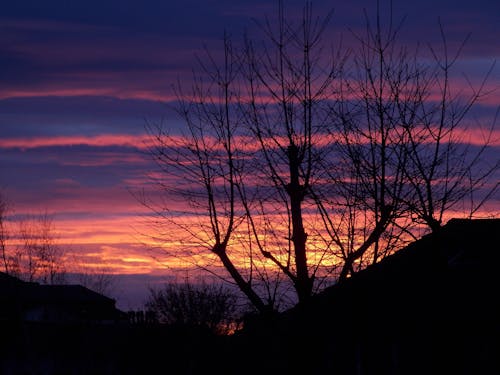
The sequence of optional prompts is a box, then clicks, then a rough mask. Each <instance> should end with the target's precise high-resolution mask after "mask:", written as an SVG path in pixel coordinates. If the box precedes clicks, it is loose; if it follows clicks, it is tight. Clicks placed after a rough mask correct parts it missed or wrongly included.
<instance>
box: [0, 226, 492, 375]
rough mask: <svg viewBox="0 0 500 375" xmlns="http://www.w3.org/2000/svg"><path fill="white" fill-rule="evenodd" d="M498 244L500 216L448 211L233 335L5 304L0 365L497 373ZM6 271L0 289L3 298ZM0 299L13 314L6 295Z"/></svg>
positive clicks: (69, 370)
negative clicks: (423, 232) (16, 309)
mask: <svg viewBox="0 0 500 375" xmlns="http://www.w3.org/2000/svg"><path fill="white" fill-rule="evenodd" d="M499 242H500V219H491V220H472V221H471V220H451V221H450V222H449V223H448V224H447V225H446V226H445V227H443V228H442V230H441V231H439V232H438V233H435V234H432V235H427V236H425V237H424V238H422V239H421V240H419V241H416V242H415V243H413V244H411V245H410V246H408V247H406V248H405V249H403V250H401V251H399V252H398V253H397V254H395V255H393V256H391V257H388V258H386V259H385V260H383V261H382V262H380V263H379V264H377V265H374V266H372V267H370V268H369V269H367V270H365V271H362V272H360V273H358V274H357V275H355V276H353V277H352V278H350V279H348V280H346V281H345V282H343V283H341V284H337V285H335V286H333V287H330V288H328V289H326V290H325V291H324V292H322V293H321V294H319V295H317V296H315V297H313V298H312V299H311V300H310V301H309V302H308V303H307V304H302V305H298V306H296V307H295V308H293V309H291V310H288V311H286V312H284V313H282V314H276V315H273V316H268V317H260V318H254V319H253V320H252V321H249V322H248V323H247V324H246V327H245V329H244V330H242V331H240V332H238V333H236V334H235V335H233V336H230V337H218V336H215V335H213V334H211V333H210V332H209V331H206V330H203V329H200V328H194V327H166V326H160V325H157V324H152V323H151V324H146V323H144V324H129V323H128V322H126V321H125V320H123V319H121V318H120V317H121V315H120V314H118V315H116V316H115V318H114V319H109V316H108V318H107V319H101V318H100V316H99V314H98V313H97V312H96V311H94V312H93V314H90V315H89V314H87V315H85V314H84V315H83V316H80V318H78V319H76V318H74V319H73V320H72V319H65V320H61V321H54V320H53V321H40V320H39V321H36V320H34V319H31V320H28V319H26V318H20V317H19V315H17V316H13V315H12V314H11V315H9V314H5V313H4V314H3V315H0V316H1V317H2V321H1V323H0V324H1V325H2V327H1V329H2V341H1V344H0V345H1V347H0V358H1V360H0V372H1V373H2V374H35V373H36V374H161V373H164V374H206V373H219V374H285V373H300V372H302V373H304V374H353V375H354V374H493V373H500V363H499V361H500V340H499V337H500V302H499V287H500V278H499V276H498V267H499V265H500V262H499V261H500V246H499ZM5 280H8V279H5V278H2V279H0V281H1V282H2V285H3V287H0V291H2V293H4V294H3V295H4V296H8V295H9V293H8V292H4V291H5V288H7V290H12V289H9V287H8V286H7V287H5V285H7V284H6V283H5ZM10 281H11V282H13V280H10ZM2 288H3V289H2ZM97 299H99V298H97ZM1 301H2V304H3V305H2V309H3V310H2V311H4V312H6V311H9V306H8V305H5V303H7V302H8V298H2V299H1ZM6 301H7V302H6ZM104 301H105V300H101V302H102V303H103V305H101V307H103V310H106V309H104V305H106V303H104ZM108 307H109V305H108ZM113 308H114V306H113ZM85 311H86V310H85ZM106 311H108V312H109V311H110V310H106ZM96 314H97V315H96Z"/></svg>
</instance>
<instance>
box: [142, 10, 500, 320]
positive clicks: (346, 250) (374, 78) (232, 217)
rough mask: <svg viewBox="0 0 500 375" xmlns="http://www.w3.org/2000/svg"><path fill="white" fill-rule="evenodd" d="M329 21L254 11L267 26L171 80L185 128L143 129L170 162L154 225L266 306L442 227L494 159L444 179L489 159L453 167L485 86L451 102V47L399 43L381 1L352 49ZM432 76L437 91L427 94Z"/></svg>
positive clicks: (161, 159)
mask: <svg viewBox="0 0 500 375" xmlns="http://www.w3.org/2000/svg"><path fill="white" fill-rule="evenodd" d="M329 21H330V16H329V15H328V16H327V17H325V18H324V19H319V18H315V17H313V15H312V8H311V4H310V3H308V4H307V5H306V6H305V7H304V11H303V15H302V19H301V21H300V22H298V23H294V22H292V21H290V20H289V19H288V18H287V17H286V16H285V13H284V8H283V5H282V4H281V3H280V6H279V12H278V17H277V20H276V22H274V21H270V20H267V19H266V20H265V21H264V22H263V23H262V24H260V30H261V32H262V39H256V38H253V39H252V38H250V37H248V36H246V37H245V40H244V43H243V46H242V47H241V48H239V49H238V48H236V47H235V46H234V43H233V42H232V41H231V39H230V38H229V37H227V36H226V37H225V39H224V49H223V57H222V59H220V60H221V62H219V61H218V60H217V59H216V58H215V57H213V56H212V55H211V54H210V53H209V52H208V51H207V53H206V56H205V57H204V58H203V59H199V64H200V65H199V66H200V73H199V74H195V76H194V85H193V86H192V87H191V89H186V88H184V87H183V86H182V85H181V84H178V85H177V86H176V92H177V96H178V107H177V111H178V114H179V115H180V117H181V118H182V119H183V120H184V123H185V125H186V128H185V129H186V131H185V132H184V133H183V134H181V135H180V136H179V135H173V134H169V133H168V131H167V130H166V128H165V127H164V126H162V124H159V125H158V126H154V125H153V126H149V128H148V129H149V131H150V132H151V135H152V138H153V141H154V142H153V143H154V146H153V147H152V149H151V154H152V155H153V156H154V158H155V160H156V161H157V162H158V166H159V167H160V170H161V172H162V173H160V174H156V175H155V176H154V179H155V181H156V182H157V183H158V184H159V186H160V187H161V189H162V191H164V192H165V193H166V194H165V199H164V200H163V201H162V202H160V203H158V202H153V201H149V200H148V199H147V198H144V199H143V203H144V204H146V205H147V206H148V207H150V208H151V209H153V210H154V211H155V212H156V213H157V214H158V216H159V217H160V218H161V220H160V221H159V222H158V224H159V226H160V228H163V227H162V223H163V220H167V221H168V222H169V223H170V224H173V225H175V226H177V228H179V229H182V230H183V231H184V234H185V237H183V238H179V242H180V243H181V244H185V248H184V249H180V250H178V252H175V251H170V252H169V255H172V256H179V257H183V259H186V258H188V257H190V259H191V260H192V261H193V263H195V264H196V265H197V266H199V267H201V268H203V269H205V270H208V271H210V272H213V273H216V274H218V275H219V276H220V277H222V278H225V277H226V275H227V276H229V278H228V279H229V280H230V281H232V282H233V283H235V284H236V285H237V286H238V287H239V288H240V290H241V291H242V292H243V293H244V294H245V295H246V296H247V297H248V299H249V301H250V302H251V303H252V304H253V305H254V306H255V307H256V308H257V309H258V310H259V311H261V312H266V311H269V310H273V309H276V308H278V306H279V304H280V303H282V302H283V301H284V299H285V298H286V296H289V292H288V290H289V289H290V288H292V289H293V290H294V291H295V294H296V300H298V301H299V302H303V301H306V300H307V299H308V298H309V297H310V296H311V295H312V294H313V293H314V291H315V290H317V289H319V288H321V287H322V286H324V285H325V283H327V282H329V281H330V282H331V280H332V279H337V280H343V279H345V278H347V277H349V276H350V275H351V274H352V273H354V272H356V271H358V270H360V269H362V268H364V267H366V266H367V265H369V264H372V263H376V262H377V261H379V260H380V259H381V258H383V257H384V256H386V255H387V254H390V253H392V252H393V251H395V250H396V249H398V248H400V247H401V246H402V245H403V244H405V243H406V241H408V240H409V239H411V238H412V236H414V235H413V231H414V230H415V229H416V228H417V227H418V225H419V224H420V223H422V222H424V223H426V224H427V225H429V226H430V227H431V228H432V229H435V228H434V227H433V223H434V221H437V222H440V221H441V219H442V217H443V213H444V212H445V211H446V210H447V209H449V208H450V207H452V206H453V205H455V204H458V203H459V202H461V201H463V199H464V197H465V196H466V195H467V194H471V193H473V191H475V190H477V189H478V188H480V187H481V186H483V185H485V184H486V183H487V181H488V179H489V178H490V177H492V176H493V175H494V173H495V171H497V170H498V166H499V164H498V162H497V163H496V164H494V165H493V166H490V167H488V168H486V169H485V171H484V173H482V174H480V175H475V176H474V178H473V181H472V182H471V183H470V184H469V185H468V188H467V189H465V190H464V189H462V187H463V186H464V185H460V184H461V182H459V183H458V184H455V185H452V184H449V183H448V182H449V181H456V180H457V179H463V177H464V176H473V174H471V173H472V171H473V169H474V168H476V167H477V166H478V165H480V156H481V153H482V152H483V151H480V152H479V153H477V154H475V155H472V159H470V158H469V159H468V160H472V161H468V162H466V163H458V166H457V167H456V168H454V167H450V165H451V164H450V161H451V160H452V159H454V158H456V157H457V156H458V155H457V152H458V151H457V149H456V148H454V147H452V146H451V142H450V139H449V138H448V137H449V136H450V134H452V133H453V132H455V131H457V130H459V125H460V124H461V120H462V119H463V118H464V117H465V115H466V114H467V113H468V111H469V109H470V108H471V106H472V104H474V103H475V102H476V101H477V100H478V99H479V98H480V97H481V95H483V94H485V91H484V89H483V86H481V87H479V88H478V89H477V90H476V91H475V92H474V93H473V94H472V96H471V97H470V98H469V99H468V100H467V102H466V103H465V105H464V106H462V107H461V108H459V109H457V106H456V105H455V104H456V103H455V102H454V100H455V98H456V95H458V93H455V94H452V93H451V88H450V85H449V84H448V83H447V82H448V78H446V77H447V76H448V75H449V73H450V69H451V68H452V65H453V63H452V62H449V61H448V56H447V52H446V51H445V56H444V61H445V62H444V63H442V60H440V59H439V58H438V55H437V53H436V54H435V56H436V58H435V61H434V64H433V63H432V62H423V61H422V60H421V59H420V58H419V50H418V49H415V50H412V49H410V48H408V47H407V46H404V45H400V44H399V41H398V38H397V36H398V31H399V27H393V24H392V20H391V22H390V23H389V26H388V27H387V28H384V27H382V26H381V17H380V12H379V13H378V14H377V17H376V26H375V27H372V26H371V25H370V22H368V17H367V27H366V34H365V35H355V37H356V39H357V41H358V44H359V48H358V49H354V50H345V49H343V48H341V47H338V48H337V47H332V46H331V45H329V44H327V43H326V42H325V40H324V31H325V28H326V26H327V25H328V23H329ZM329 51H333V52H329ZM438 73H442V74H444V76H445V81H444V83H443V81H441V80H440V79H439V78H440V77H441V76H440V75H439V74H438ZM436 89H439V90H440V91H439V92H440V93H441V95H440V100H439V103H436V102H432V101H430V95H431V94H432V93H434V91H435V90H436ZM448 105H449V106H450V108H453V109H452V110H447V109H446V108H448ZM436 125H437V127H438V129H439V128H441V131H439V130H438V135H437V136H436V134H435V133H434V129H435V128H436ZM445 128H446V129H445ZM453 134H454V133H453ZM487 144H488V141H487V140H485V143H484V147H486V146H487ZM484 147H483V149H484ZM423 149H425V152H423V151H422V150H423ZM429 150H431V153H432V150H434V152H433V155H434V156H433V157H432V158H430V159H426V158H427V156H426V155H428V152H429ZM462 151H463V150H462ZM462 151H460V152H462ZM424 160H425V161H424ZM433 170H435V171H437V170H441V171H442V172H440V173H441V174H438V173H434V172H432V171H433ZM427 173H431V174H430V175H427ZM443 178H444V180H443ZM422 181H424V182H425V183H423V182H422ZM443 181H444V182H443ZM447 181H448V182H447ZM422 189H424V190H422ZM458 191H462V192H464V191H465V193H457V194H455V192H458ZM490 193H492V192H490ZM443 196H444V197H445V198H444V199H443ZM174 197H179V198H180V199H178V200H177V198H174ZM422 197H424V199H422ZM172 199H175V200H176V204H175V209H174V208H172V207H173V206H174V205H173V204H172ZM177 201H178V202H184V203H185V205H184V206H182V208H178V207H179V206H178V203H177ZM430 205H433V206H436V205H437V206H439V208H438V210H437V211H431V212H429V207H430ZM436 214H437V215H438V216H436ZM185 215H188V217H189V219H185V217H186V216H185ZM183 217H184V218H183ZM167 235H168V234H167ZM157 240H158V241H159V242H160V243H162V241H164V240H165V233H164V232H161V231H160V232H158V237H157ZM214 264H220V265H222V267H223V269H224V270H225V272H226V273H223V272H220V270H219V271H217V270H216V268H214Z"/></svg>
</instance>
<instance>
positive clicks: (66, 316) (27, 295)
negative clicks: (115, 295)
mask: <svg viewBox="0 0 500 375" xmlns="http://www.w3.org/2000/svg"><path fill="white" fill-rule="evenodd" d="M122 314H123V313H121V312H120V311H119V310H117V309H116V308H115V301H114V300H113V299H111V298H108V297H106V296H103V295H102V294H99V293H96V292H94V291H92V290H90V289H88V288H86V287H84V286H81V285H41V284H38V283H33V282H25V281H22V280H20V279H18V278H15V277H13V276H10V275H7V274H5V273H3V272H0V323H1V322H3V323H8V322H17V323H23V322H24V323H28V322H37V323H84V322H93V323H108V322H114V321H116V320H117V319H119V318H120V317H121V316H122Z"/></svg>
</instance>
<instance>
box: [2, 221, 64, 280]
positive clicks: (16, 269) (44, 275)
mask: <svg viewBox="0 0 500 375" xmlns="http://www.w3.org/2000/svg"><path fill="white" fill-rule="evenodd" d="M18 240H19V244H18V246H17V248H16V249H15V250H14V254H13V255H12V256H11V257H10V264H9V271H10V273H11V274H13V275H16V276H18V277H20V278H22V279H24V280H26V281H30V282H33V281H36V282H41V283H44V284H57V283H62V282H63V281H64V278H65V268H64V264H63V262H62V260H63V251H62V250H61V248H60V247H59V246H58V245H57V244H56V237H55V233H54V225H53V221H52V218H51V217H50V215H48V214H47V213H44V214H41V215H32V216H28V217H26V218H24V219H23V220H21V221H20V222H19V232H18Z"/></svg>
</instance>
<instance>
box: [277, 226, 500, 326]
mask: <svg viewBox="0 0 500 375" xmlns="http://www.w3.org/2000/svg"><path fill="white" fill-rule="evenodd" d="M499 244H500V219H478V220H467V219H452V220H450V221H449V222H448V223H447V224H446V225H445V226H444V227H443V228H442V229H441V230H440V231H439V232H437V233H431V234H428V235H426V236H424V237H422V238H421V239H419V240H417V241H415V242H413V243H411V244H410V245H408V246H407V247H405V248H403V249H402V250H400V251H398V252H397V253H395V254H393V255H391V256H389V257H387V258H385V259H383V260H382V261H380V262H379V263H377V264H374V265H372V266H370V267H368V268H367V269H365V270H363V271H360V272H358V273H357V274H355V275H353V276H352V277H351V278H349V279H347V280H345V281H344V282H341V283H338V284H336V285H333V286H331V287H329V288H326V289H325V290H324V291H322V292H321V293H319V294H318V295H316V296H313V297H312V298H311V300H310V301H309V303H307V304H306V305H302V306H301V305H298V306H296V307H294V308H292V309H290V310H288V311H286V312H285V313H284V314H283V318H284V319H285V320H289V319H292V320H295V319H296V318H298V317H300V316H302V315H303V314H306V315H309V314H315V316H316V317H317V319H319V320H321V319H322V316H323V317H325V318H326V317H327V316H330V314H332V313H333V314H335V315H336V316H338V317H339V319H342V317H346V318H347V316H348V315H349V314H354V315H358V312H357V310H362V309H370V310H376V309H381V310H384V311H386V312H387V311H389V310H390V309H392V313H393V314H394V315H395V316H396V315H397V314H398V313H401V314H402V313H403V312H404V314H406V315H407V316H408V315H411V316H417V315H418V314H420V315H419V316H423V315H425V313H426V311H427V312H428V313H430V310H431V309H432V308H434V309H437V308H438V306H440V308H442V309H445V306H444V305H445V304H448V305H450V306H448V307H446V310H450V309H451V303H452V302H453V301H455V302H453V303H459V302H457V301H460V300H464V301H467V300H468V301H469V303H468V305H469V306H476V307H477V308H478V309H481V306H485V304H487V303H490V301H488V300H484V299H481V300H480V297H481V296H482V295H483V294H485V293H486V294H488V293H489V294H490V295H492V296H493V295H496V294H497V293H498V291H499V290H500V289H499V288H500V278H499V277H498V276H497V275H498V266H499V264H500V246H499ZM479 288H480V289H481V290H480V292H481V293H478V292H479V290H478V289H479ZM451 299H453V301H452V302H450V300H451ZM494 300H496V298H492V299H491V303H495V302H493V301H494ZM464 305H465V303H464ZM461 308H462V310H463V308H464V307H463V306H461ZM484 309H486V308H484ZM412 310H413V311H412ZM424 310H425V311H424ZM468 312H469V313H470V311H468ZM364 313H366V312H359V316H360V317H361V316H362V315H363V314H364ZM460 313H462V314H465V312H464V311H462V312H457V314H460ZM375 314H376V312H375ZM381 314H382V313H381ZM422 314H423V315H422ZM299 319H302V318H299Z"/></svg>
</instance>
